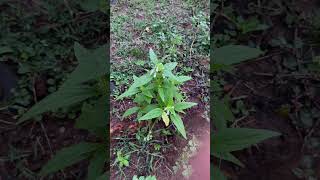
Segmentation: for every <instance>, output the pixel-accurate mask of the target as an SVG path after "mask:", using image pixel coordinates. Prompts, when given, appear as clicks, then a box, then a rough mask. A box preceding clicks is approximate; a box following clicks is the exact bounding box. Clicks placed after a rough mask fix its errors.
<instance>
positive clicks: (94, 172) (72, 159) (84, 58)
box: [18, 43, 109, 180]
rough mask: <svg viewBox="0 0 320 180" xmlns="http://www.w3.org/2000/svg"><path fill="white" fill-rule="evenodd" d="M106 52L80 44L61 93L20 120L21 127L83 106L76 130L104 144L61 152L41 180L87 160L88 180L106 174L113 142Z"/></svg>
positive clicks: (77, 146)
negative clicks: (40, 117) (51, 113)
mask: <svg viewBox="0 0 320 180" xmlns="http://www.w3.org/2000/svg"><path fill="white" fill-rule="evenodd" d="M106 49H107V48H106V46H101V47H99V48H97V49H94V50H90V49H86V48H84V47H82V46H81V45H80V44H78V43H76V44H75V45H74V51H75V55H76V57H77V59H78V61H79V65H78V66H77V68H76V69H75V70H74V71H73V72H72V73H71V74H70V75H69V77H68V79H67V80H66V81H65V82H64V83H63V84H62V85H61V87H60V89H58V91H56V92H54V93H52V94H50V95H49V96H47V97H46V98H44V99H43V100H41V101H40V102H38V103H37V104H35V105H34V106H33V107H32V108H31V109H30V110H29V111H28V112H26V113H25V114H24V115H23V116H22V117H21V118H20V119H19V121H18V123H23V122H26V121H28V120H31V119H32V118H34V117H35V116H37V115H39V114H42V113H44V112H47V111H52V110H55V109H59V108H62V107H69V106H73V105H75V104H78V105H79V104H80V105H81V104H82V110H81V115H80V116H79V117H78V118H77V120H76V124H75V126H76V127H77V128H80V129H85V130H88V131H89V132H91V133H93V134H95V135H97V136H98V137H100V138H101V139H102V142H101V143H92V142H81V143H79V144H75V145H72V146H70V147H67V148H64V149H62V150H60V151H59V152H57V153H56V155H55V156H54V157H53V158H52V159H51V160H50V161H49V162H48V163H47V164H46V165H45V166H44V167H43V168H42V169H41V171H40V173H39V175H40V176H46V175H48V174H50V173H53V172H56V171H59V170H61V169H64V168H65V167H68V166H70V165H73V164H75V163H77V162H79V161H81V160H84V159H87V158H89V159H90V163H89V167H88V177H87V179H90V180H91V179H97V178H99V176H101V174H102V173H103V170H104V167H105V163H106V161H107V157H108V153H107V146H108V145H107V142H108V139H109V138H108V137H107V130H106V127H107V120H106V118H107V115H108V114H107V111H108V98H107V93H108V90H109V88H108V87H109V86H108V80H107V77H106V74H107V63H106V59H107V54H106ZM88 100H90V103H89V101H88ZM102 177H103V175H102Z"/></svg>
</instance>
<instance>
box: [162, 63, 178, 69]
mask: <svg viewBox="0 0 320 180" xmlns="http://www.w3.org/2000/svg"><path fill="white" fill-rule="evenodd" d="M177 65H178V63H176V62H171V63H166V64H165V65H164V69H165V70H167V71H172V70H174V68H176V66H177Z"/></svg>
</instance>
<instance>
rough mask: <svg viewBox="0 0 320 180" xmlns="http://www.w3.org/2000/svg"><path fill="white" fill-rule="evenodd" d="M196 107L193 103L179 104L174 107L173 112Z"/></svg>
mask: <svg viewBox="0 0 320 180" xmlns="http://www.w3.org/2000/svg"><path fill="white" fill-rule="evenodd" d="M195 105H197V103H193V102H179V103H176V104H175V105H174V110H175V111H178V112H182V111H183V110H184V109H188V108H191V107H192V106H195Z"/></svg>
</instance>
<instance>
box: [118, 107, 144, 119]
mask: <svg viewBox="0 0 320 180" xmlns="http://www.w3.org/2000/svg"><path fill="white" fill-rule="evenodd" d="M139 109H140V108H139V107H132V108H130V109H128V110H126V112H125V113H124V114H123V116H122V118H126V117H128V116H130V115H132V114H134V113H136V112H138V111H139Z"/></svg>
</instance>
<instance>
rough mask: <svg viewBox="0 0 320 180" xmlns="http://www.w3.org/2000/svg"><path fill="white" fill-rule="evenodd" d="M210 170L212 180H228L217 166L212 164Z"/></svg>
mask: <svg viewBox="0 0 320 180" xmlns="http://www.w3.org/2000/svg"><path fill="white" fill-rule="evenodd" d="M210 169H211V173H210V176H211V178H210V179H211V180H227V178H226V177H225V176H224V174H223V173H222V172H221V170H220V169H219V168H218V167H217V166H215V165H213V164H211V166H210Z"/></svg>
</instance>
